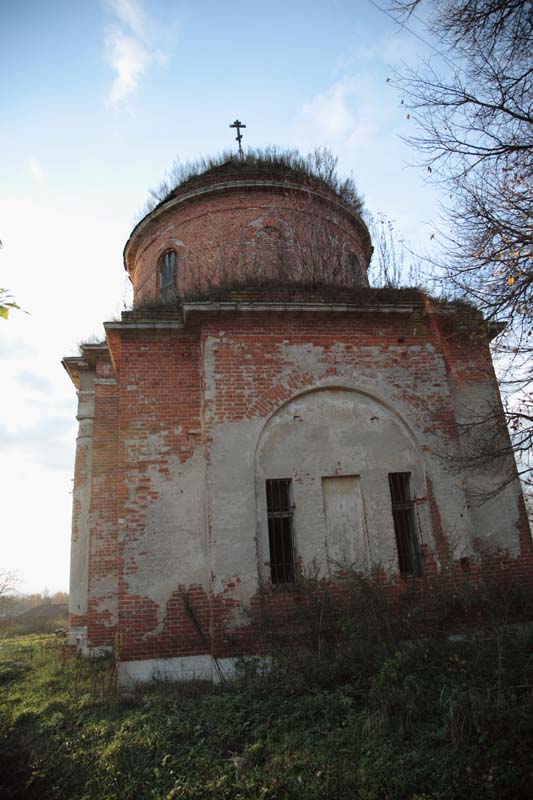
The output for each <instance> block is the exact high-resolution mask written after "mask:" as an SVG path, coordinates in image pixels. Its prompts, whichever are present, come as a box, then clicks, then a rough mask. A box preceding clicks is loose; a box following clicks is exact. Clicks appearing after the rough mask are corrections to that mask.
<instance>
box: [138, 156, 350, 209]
mask: <svg viewBox="0 0 533 800" xmlns="http://www.w3.org/2000/svg"><path fill="white" fill-rule="evenodd" d="M337 167H338V159H337V157H336V156H334V155H333V153H332V152H331V151H330V150H328V149H327V148H317V149H316V150H314V151H313V152H312V153H309V154H308V155H306V156H304V155H302V154H301V153H300V152H299V151H298V150H282V149H280V148H278V147H275V146H269V147H264V148H249V149H247V150H245V151H244V156H243V158H239V156H238V155H237V154H236V153H235V152H232V151H229V150H224V151H223V152H221V153H219V154H218V155H214V156H208V157H206V158H204V157H201V158H198V159H196V160H194V161H186V162H180V161H179V160H176V161H175V162H174V164H173V165H172V167H171V168H170V170H168V171H167V172H166V173H165V176H164V178H163V180H162V181H161V183H160V184H159V186H157V187H156V188H155V189H150V191H149V198H148V200H147V201H146V203H145V205H144V207H143V208H142V210H141V211H140V213H139V215H138V217H137V221H140V220H141V219H142V218H143V217H144V216H146V215H147V214H149V213H150V212H151V211H153V210H154V208H157V206H159V205H162V204H164V203H165V202H166V201H167V200H169V199H170V198H171V197H173V196H174V195H175V194H176V193H177V191H178V190H180V191H181V190H183V188H184V187H186V186H187V184H189V183H191V184H193V183H196V179H197V178H200V177H202V176H204V175H207V174H209V173H213V172H215V171H217V170H220V171H223V169H224V168H226V169H231V170H232V171H234V172H239V171H242V172H243V173H244V174H245V173H246V172H247V171H252V170H254V171H255V170H265V171H267V172H268V171H270V172H279V171H280V170H284V171H291V172H293V173H295V174H296V175H298V176H299V177H300V178H301V179H303V180H304V181H308V182H309V183H310V184H315V185H317V184H318V185H322V187H323V188H324V189H326V190H329V191H332V192H334V193H335V194H336V195H337V196H338V197H339V198H340V199H341V200H342V201H343V202H344V203H345V204H346V205H347V206H349V207H350V208H351V209H352V210H353V211H355V213H357V214H359V215H361V214H362V213H363V198H362V196H361V195H360V194H359V192H358V191H357V188H356V185H355V181H354V179H353V177H351V176H350V177H347V178H341V177H340V176H339V174H338V172H337Z"/></svg>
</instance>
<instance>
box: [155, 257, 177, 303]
mask: <svg viewBox="0 0 533 800" xmlns="http://www.w3.org/2000/svg"><path fill="white" fill-rule="evenodd" d="M177 277H178V256H177V253H176V251H175V250H167V251H166V252H165V253H163V255H162V256H161V258H160V259H159V291H160V293H161V294H163V293H167V292H168V291H169V290H170V289H173V288H175V287H176V284H177Z"/></svg>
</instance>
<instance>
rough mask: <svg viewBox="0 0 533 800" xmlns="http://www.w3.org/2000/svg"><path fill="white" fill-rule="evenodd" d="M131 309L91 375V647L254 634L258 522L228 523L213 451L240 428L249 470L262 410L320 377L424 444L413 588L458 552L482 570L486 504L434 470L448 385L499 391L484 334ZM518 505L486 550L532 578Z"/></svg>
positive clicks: (368, 321)
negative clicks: (464, 505)
mask: <svg viewBox="0 0 533 800" xmlns="http://www.w3.org/2000/svg"><path fill="white" fill-rule="evenodd" d="M132 319H133V318H131V317H130V318H129V320H130V321H127V320H126V321H125V322H124V323H114V324H113V325H111V326H108V327H109V330H108V340H109V342H110V346H111V351H112V356H113V361H114V365H115V368H116V370H113V369H112V368H111V365H110V362H109V360H108V359H102V361H101V364H100V366H99V372H98V376H99V377H98V378H97V381H96V386H95V389H96V398H95V425H94V458H93V477H92V503H91V520H92V522H91V560H90V569H89V595H90V602H89V639H90V644H91V645H92V646H98V645H102V644H110V643H116V644H117V646H118V648H119V653H120V658H121V659H123V660H135V659H144V658H160V657H173V656H182V655H195V654H200V653H206V652H211V653H213V654H215V655H217V656H222V655H229V654H233V653H235V651H238V650H239V649H243V650H250V649H252V650H253V648H254V647H256V644H257V643H256V642H254V635H255V634H254V630H253V626H250V622H249V619H248V618H247V616H246V613H245V611H243V609H246V607H249V608H252V609H253V608H256V607H257V606H258V604H259V603H264V602H265V592H264V585H263V586H261V584H260V583H259V567H258V564H257V555H256V537H257V535H258V534H257V530H256V526H255V525H250V526H248V525H247V524H246V525H244V524H241V523H239V522H234V523H232V522H231V520H232V519H233V518H232V517H231V515H229V516H228V517H227V519H226V522H225V521H224V519H223V518H222V519H221V514H219V513H218V511H217V509H219V508H224V507H226V508H228V506H227V505H226V506H224V505H223V503H224V502H226V503H227V502H229V501H227V498H228V497H229V498H230V505H231V504H233V505H234V503H233V500H231V498H232V497H233V496H234V494H232V492H233V493H234V492H235V487H232V486H231V485H229V484H231V476H230V474H229V466H230V465H229V464H224V462H223V460H222V461H221V460H220V458H219V457H218V456H217V455H216V452H217V450H216V448H217V447H218V443H219V441H220V437H221V436H226V437H228V438H229V440H232V439H235V441H237V439H238V436H240V435H243V434H242V431H245V435H244V436H243V439H242V441H243V442H244V443H245V444H244V445H243V449H242V451H240V452H239V453H237V458H240V459H242V461H243V464H244V462H246V463H250V464H251V465H252V469H253V463H254V462H253V450H254V448H255V447H256V443H257V440H258V436H259V435H260V431H261V430H262V429H263V427H264V425H265V423H266V421H267V420H268V419H269V418H270V417H271V415H272V414H274V413H275V412H276V410H277V409H278V408H279V407H280V406H282V405H283V404H284V403H286V402H288V401H289V400H290V399H291V398H293V397H294V396H295V395H296V394H298V393H300V392H302V391H305V390H309V389H313V388H315V387H317V386H322V385H328V386H350V387H351V386H355V385H357V386H358V387H359V389H360V390H361V391H366V392H368V393H369V394H373V393H374V394H376V395H378V396H380V397H386V399H387V402H388V403H389V404H390V405H391V407H394V408H395V409H397V410H398V413H400V414H401V416H402V417H403V418H404V419H405V420H406V421H407V424H408V426H409V427H410V428H411V429H412V430H413V431H414V435H415V436H416V438H417V439H418V441H419V442H420V446H421V451H422V452H423V454H424V459H425V462H426V465H427V472H428V481H427V496H421V497H417V507H418V506H420V509H419V510H420V513H421V514H422V512H423V509H424V508H427V509H429V512H428V513H429V517H430V519H431V530H432V537H433V538H432V542H433V544H432V545H431V546H430V544H429V543H425V545H424V549H425V557H424V573H425V574H424V577H423V578H421V579H417V583H418V585H419V587H420V590H421V591H423V590H426V591H431V590H432V585H431V579H432V576H435V575H437V574H438V573H439V572H441V573H442V571H443V570H445V569H448V568H449V567H450V565H451V564H453V563H454V562H455V563H456V564H457V565H458V567H457V568H460V569H461V570H462V571H463V572H464V571H465V569H468V570H470V571H471V573H472V574H473V575H475V574H476V572H477V570H478V569H479V567H478V558H479V552H480V548H479V547H478V548H477V550H476V543H477V544H479V542H481V544H482V545H483V543H484V544H485V545H486V544H487V541H486V536H485V531H484V529H483V528H484V526H485V525H488V524H489V522H488V517H487V515H486V514H485V516H483V513H484V512H481V511H480V512H477V511H476V512H474V511H473V510H469V511H468V515H469V516H468V520H467V519H465V520H461V519H460V518H459V517H460V516H461V517H462V514H461V515H459V513H458V511H457V509H456V508H451V507H450V506H454V505H455V503H453V502H452V503H451V504H450V502H449V499H447V498H446V490H445V488H443V487H444V485H443V483H442V480H443V479H442V480H441V479H440V478H439V480H437V481H432V479H431V478H432V476H435V475H436V476H440V475H441V472H439V470H440V469H441V467H440V466H439V464H440V461H439V459H440V460H442V455H443V454H444V455H447V456H451V454H454V453H456V452H457V451H458V449H460V437H459V431H458V425H457V416H458V415H457V408H456V405H457V403H456V398H455V395H454V391H455V389H454V388H453V386H452V384H453V382H454V381H455V382H459V383H460V384H461V385H463V384H472V385H473V386H477V387H479V386H480V385H481V386H483V387H485V390H487V387H488V389H489V390H490V391H491V392H493V393H494V392H495V379H494V375H493V372H492V368H491V367H490V356H489V354H488V348H487V345H486V342H483V341H481V340H477V344H474V343H473V342H472V341H471V340H470V339H469V338H468V335H467V334H466V333H461V332H460V331H458V330H453V331H451V328H450V327H449V325H450V323H446V325H448V328H446V325H444V324H443V323H442V320H441V318H440V317H438V315H437V316H432V315H431V314H430V315H429V316H427V315H425V314H424V313H422V311H420V309H419V310H418V311H417V312H416V313H412V314H411V315H406V314H400V313H396V314H395V313H389V312H388V313H379V311H378V310H377V309H376V310H375V312H374V313H368V312H364V313H353V312H348V311H347V312H345V313H339V312H336V313H330V314H329V313H324V312H320V313H318V312H316V313H303V312H301V311H294V312H284V313H281V312H280V313H273V312H268V311H263V312H259V311H257V310H256V311H254V312H252V311H251V312H249V313H239V312H234V313H231V314H229V313H219V312H215V311H213V313H203V314H202V315H200V316H197V317H195V318H194V319H193V318H191V320H190V321H189V322H188V323H187V324H186V325H183V324H182V323H177V322H175V321H172V320H170V319H169V320H168V324H167V326H166V327H165V326H164V324H163V323H162V322H161V320H160V321H159V325H160V327H157V325H156V324H155V323H156V320H155V319H154V321H153V322H152V323H151V324H150V323H149V322H147V321H146V320H145V322H144V323H143V322H141V321H140V320H139V319H138V320H137V322H135V321H132ZM451 333H453V335H451ZM115 374H118V375H119V376H120V380H119V383H118V385H117V384H116V383H114V375H115ZM239 431H241V433H239ZM439 447H440V448H441V449H442V452H437V450H438V448H439ZM248 451H250V452H248ZM217 459H218V460H217ZM246 459H248V461H246ZM340 474H342V472H341V473H340ZM447 480H449V481H450V486H455V479H452V478H447ZM225 482H226V483H227V484H228V486H226V483H225ZM457 491H459V489H457ZM217 493H218V495H217ZM458 496H459V495H458ZM225 498H226V499H225ZM247 502H248V501H247ZM221 503H222V505H221ZM513 503H514V506H513ZM520 503H521V498H520V495H519V494H516V493H515V495H507V496H506V498H505V504H507V505H506V506H505V507H506V509H507V510H508V511H509V510H510V511H509V513H508V516H509V519H516V523H514V524H516V526H517V529H516V530H507V531H506V532H505V536H504V537H503V539H502V541H503V542H504V546H500V545H499V544H498V543H497V542H496V545H497V546H494V542H492V540H491V542H489V548H488V550H487V547H486V546H485V547H484V549H485V551H486V553H485V556H484V559H485V562H486V564H488V565H489V567H490V570H491V572H492V574H493V575H495V576H500V575H501V576H505V578H508V577H509V576H512V577H515V578H516V579H518V580H520V581H521V582H522V583H524V584H530V583H531V575H532V567H533V558H532V549H531V538H530V535H529V531H528V528H527V521H526V520H525V517H524V513H523V506H522V505H520ZM217 504H218V505H217ZM243 504H244V500H243ZM517 508H518V511H517ZM230 510H231V508H230ZM491 513H492V512H491ZM506 513H507V512H506ZM466 514H467V512H466V511H465V515H466ZM222 516H223V515H222ZM234 519H235V520H238V516H235V518H234ZM242 519H244V517H242ZM246 519H248V518H246ZM254 519H255V512H254ZM451 520H453V525H455V526H456V529H457V531H459V532H461V531H462V532H463V533H462V534H461V535H463V538H464V536H466V534H464V531H466V530H467V529H468V530H470V528H472V536H471V537H470V538H471V539H472V542H470V544H469V547H470V545H472V547H473V548H474V549H472V547H470V550H469V553H468V556H461V555H460V552H462V551H460V548H458V547H457V542H453V541H450V536H449V530H450V526H451V522H450V521H451ZM461 526H463V527H461ZM468 526H470V528H469V527H468ZM467 538H468V537H467ZM428 541H429V540H428ZM505 542H508V543H509V546H508V547H507V546H505ZM481 549H483V547H481ZM253 559H255V562H254V563H253V564H252V561H253ZM250 564H252V566H250ZM230 567H231V568H230ZM241 567H242V569H241ZM220 570H222V572H221V571H220ZM254 570H255V572H254ZM384 580H385V585H386V587H387V591H388V593H389V594H390V597H391V599H393V598H394V597H398V596H399V594H400V593H401V592H403V591H404V590H405V588H406V587H407V583H408V581H407V580H406V579H403V578H400V577H399V575H397V574H394V573H391V572H390V571H388V572H386V574H385V578H384ZM266 596H267V598H268V599H267V602H268V604H269V607H270V609H271V610H272V609H274V610H275V611H276V610H277V611H276V613H278V615H279V618H280V619H283V615H284V613H285V611H286V609H287V607H288V606H290V604H291V603H293V602H295V597H296V594H295V593H294V592H283V591H279V590H278V589H276V590H275V591H273V592H269V591H267V593H266Z"/></svg>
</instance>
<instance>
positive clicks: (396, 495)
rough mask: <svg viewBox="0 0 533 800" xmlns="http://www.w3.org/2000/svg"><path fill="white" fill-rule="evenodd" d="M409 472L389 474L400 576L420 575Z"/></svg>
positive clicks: (420, 567)
mask: <svg viewBox="0 0 533 800" xmlns="http://www.w3.org/2000/svg"><path fill="white" fill-rule="evenodd" d="M410 477H411V473H409V472H391V473H389V486H390V495H391V500H392V519H393V522H394V533H395V536H396V547H397V549H398V561H399V564H400V574H401V575H415V576H420V575H422V565H421V561H420V552H419V549H418V537H417V534H416V522H415V514H414V500H412V499H411V492H410V488H409V480H410Z"/></svg>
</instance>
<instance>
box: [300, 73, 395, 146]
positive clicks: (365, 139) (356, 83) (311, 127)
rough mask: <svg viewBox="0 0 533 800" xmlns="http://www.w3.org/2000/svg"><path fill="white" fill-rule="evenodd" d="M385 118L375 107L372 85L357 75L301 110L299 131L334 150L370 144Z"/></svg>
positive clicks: (313, 99) (365, 78)
mask: <svg viewBox="0 0 533 800" xmlns="http://www.w3.org/2000/svg"><path fill="white" fill-rule="evenodd" d="M384 114H386V112H384V109H383V108H380V106H379V105H378V104H377V103H376V100H375V91H374V87H373V81H372V80H370V81H369V80H368V78H367V77H366V76H363V75H359V76H353V77H348V78H344V79H342V80H340V81H338V82H336V83H334V84H333V85H332V86H330V87H329V88H328V89H326V90H325V91H324V92H321V93H320V94H317V95H315V97H313V98H312V99H311V101H310V102H309V103H307V104H305V105H304V106H303V107H302V110H301V112H300V118H299V125H300V127H301V128H302V129H303V130H305V131H306V132H307V137H312V139H313V140H314V141H316V142H319V143H322V144H323V143H326V144H328V145H329V146H332V147H334V148H336V149H338V148H339V147H341V146H359V147H360V146H362V145H365V146H366V145H369V144H371V143H372V142H373V138H374V136H375V135H376V131H377V130H378V129H379V126H380V124H381V123H382V122H383V116H384Z"/></svg>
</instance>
